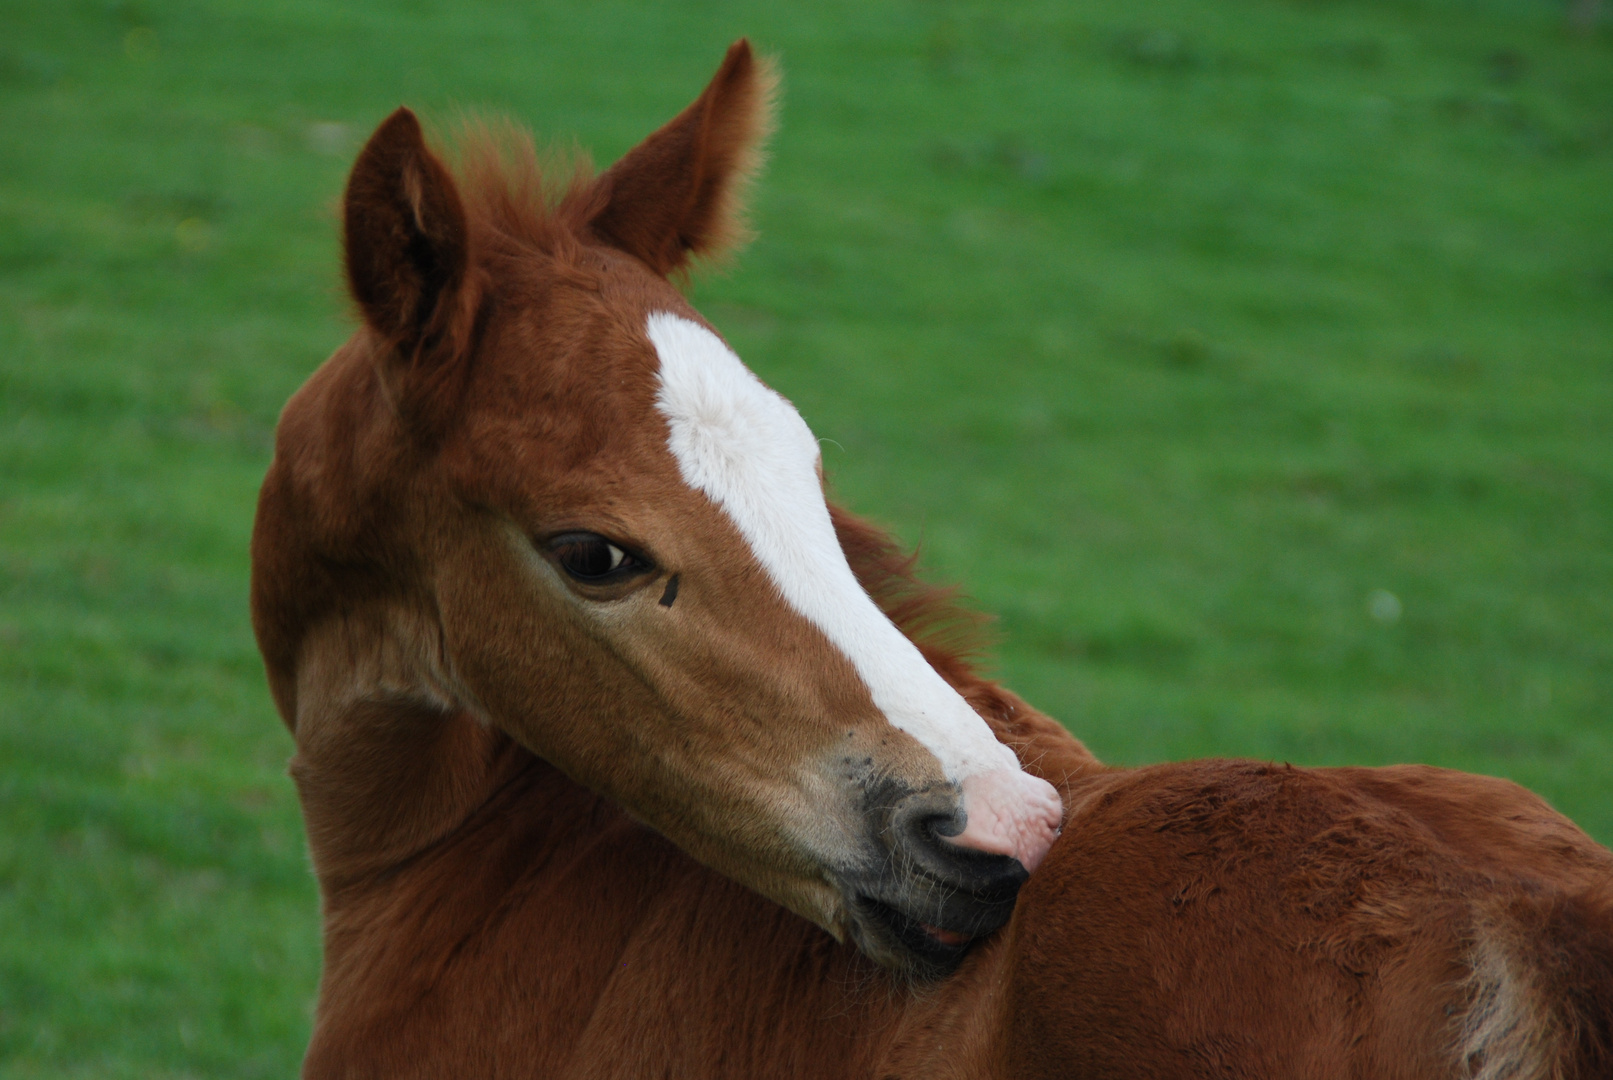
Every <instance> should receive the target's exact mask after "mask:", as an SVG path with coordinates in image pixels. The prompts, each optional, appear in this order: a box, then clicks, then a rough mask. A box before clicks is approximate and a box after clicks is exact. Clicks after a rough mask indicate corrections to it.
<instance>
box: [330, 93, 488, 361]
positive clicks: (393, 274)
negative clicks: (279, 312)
mask: <svg viewBox="0 0 1613 1080" xmlns="http://www.w3.org/2000/svg"><path fill="white" fill-rule="evenodd" d="M343 219H344V220H343V246H344V248H345V251H346V262H347V283H348V287H349V288H350V289H351V290H352V293H353V299H355V300H357V301H358V305H359V307H360V308H361V309H362V310H363V312H364V319H365V321H366V322H368V323H369V324H370V326H371V327H372V328H373V329H375V330H376V331H378V332H379V333H380V334H381V335H382V336H383V337H384V338H386V339H388V340H389V341H391V342H393V343H394V344H395V345H396V346H398V348H399V351H400V352H401V353H402V354H403V355H404V356H405V357H408V358H409V359H410V360H412V359H413V358H414V357H416V356H419V355H420V354H422V353H423V352H428V351H433V350H434V349H435V347H437V346H438V345H440V344H444V343H445V340H444V339H445V338H449V337H451V336H453V331H454V330H455V325H454V324H455V323H456V322H458V321H461V319H460V316H461V312H462V309H463V304H462V303H461V302H460V301H461V300H462V295H461V294H462V293H463V292H464V290H465V282H466V276H467V275H466V268H467V265H468V263H469V240H468V232H467V230H466V226H465V208H464V206H463V205H462V204H461V202H460V200H459V191H458V190H457V189H456V188H455V187H454V181H453V178H452V177H451V176H449V175H448V170H447V168H446V167H444V166H443V164H442V162H441V161H439V160H438V159H437V157H436V156H435V155H433V154H432V152H431V151H430V150H429V149H427V148H426V141H425V137H424V135H422V133H421V131H420V121H419V120H417V119H416V118H415V115H414V113H412V112H410V111H409V110H408V109H399V110H398V111H397V112H395V113H393V114H392V115H391V116H389V117H387V118H386V119H385V120H384V121H382V122H381V126H380V127H378V128H376V129H375V134H374V135H371V136H370V141H369V142H368V143H366V144H365V146H364V149H363V150H362V151H361V152H360V153H359V156H358V161H356V162H355V163H354V165H353V173H352V175H351V176H349V177H348V180H347V192H346V195H345V196H344V197H343Z"/></svg>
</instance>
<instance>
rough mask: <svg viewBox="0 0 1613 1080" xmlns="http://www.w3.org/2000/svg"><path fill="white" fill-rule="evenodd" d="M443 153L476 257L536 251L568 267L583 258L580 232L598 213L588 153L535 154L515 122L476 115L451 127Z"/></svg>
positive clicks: (550, 150) (555, 149)
mask: <svg viewBox="0 0 1613 1080" xmlns="http://www.w3.org/2000/svg"><path fill="white" fill-rule="evenodd" d="M448 146H449V149H448V153H447V155H446V157H447V158H448V160H449V161H450V162H452V168H453V172H454V174H455V178H456V180H458V182H459V186H460V197H461V198H462V199H463V200H464V207H465V218H466V223H467V225H468V226H469V227H470V230H471V233H472V235H473V236H475V237H476V239H477V241H478V243H477V247H478V250H479V253H480V254H482V255H483V256H492V257H495V258H496V257H498V256H511V255H517V254H523V253H532V252H541V253H543V254H547V255H551V256H555V257H557V258H559V259H561V261H564V262H572V261H573V260H572V259H570V258H568V256H574V255H576V254H578V253H579V252H580V248H581V235H580V234H581V231H582V230H583V229H584V228H585V227H586V222H587V221H588V219H589V218H590V217H591V216H592V211H594V210H596V209H597V207H595V206H594V205H593V202H594V199H593V197H592V195H593V193H592V191H591V186H592V184H593V182H594V179H595V177H596V176H597V170H596V169H595V167H594V162H593V158H592V157H591V156H590V155H589V154H588V152H587V151H585V150H583V149H581V148H580V147H577V146H569V147H566V146H552V147H546V148H540V147H539V146H538V145H537V143H536V142H534V141H533V138H532V135H531V133H530V132H528V131H527V130H526V129H525V128H523V127H522V126H521V125H520V124H518V123H516V122H515V121H513V120H510V119H508V118H507V117H484V116H477V115H467V116H464V117H462V118H461V119H460V120H459V121H458V123H457V124H455V126H454V128H453V131H452V136H451V138H450V139H449V140H448Z"/></svg>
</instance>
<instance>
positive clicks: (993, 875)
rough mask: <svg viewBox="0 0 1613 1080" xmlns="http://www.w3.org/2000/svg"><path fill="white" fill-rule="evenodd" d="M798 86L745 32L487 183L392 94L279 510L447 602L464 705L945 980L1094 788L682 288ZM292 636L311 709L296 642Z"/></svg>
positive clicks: (421, 597)
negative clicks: (720, 54) (1007, 713)
mask: <svg viewBox="0 0 1613 1080" xmlns="http://www.w3.org/2000/svg"><path fill="white" fill-rule="evenodd" d="M772 85H773V81H772V78H771V73H770V69H769V68H768V66H767V65H766V64H765V63H764V62H762V61H760V60H758V59H757V58H755V57H754V56H753V54H752V52H751V50H750V47H749V46H748V44H746V43H745V42H743V41H741V42H739V43H738V44H736V45H734V46H733V47H732V48H731V49H730V50H729V52H728V55H727V57H726V59H725V60H724V62H723V64H722V66H721V68H720V69H719V71H718V72H717V74H716V76H715V78H714V79H713V80H712V82H711V84H710V85H709V86H708V87H707V88H706V90H705V91H704V92H703V93H702V94H701V95H700V97H699V98H698V99H697V100H696V101H695V102H694V103H693V104H692V105H690V106H689V107H688V108H687V109H685V110H684V111H683V112H682V113H680V114H679V115H678V116H677V117H676V118H675V119H673V120H672V121H671V122H670V123H668V124H667V125H666V126H664V127H662V128H661V129H660V130H659V131H657V132H655V133H654V134H653V135H651V136H650V137H649V138H648V139H646V140H645V141H644V142H643V143H641V144H640V145H639V146H637V147H636V148H634V149H633V150H632V151H630V152H629V153H628V154H627V155H626V156H625V157H623V158H622V159H621V160H620V161H619V162H618V163H617V164H616V165H614V166H613V167H611V168H610V169H608V170H606V171H605V172H603V173H601V174H599V175H598V176H597V177H593V176H588V175H586V174H582V173H579V174H578V175H577V176H575V177H574V178H573V179H572V181H571V182H570V184H569V185H568V186H566V187H565V189H564V190H563V191H560V192H557V193H555V194H554V195H552V196H551V197H549V198H547V199H546V198H545V197H544V195H543V193H542V192H541V191H540V190H538V189H539V188H540V187H541V186H542V184H541V181H539V180H537V179H534V178H535V177H536V176H537V175H538V174H537V172H536V171H535V166H533V167H531V168H526V169H523V168H522V167H521V166H520V165H519V163H516V165H515V166H511V164H510V162H508V161H504V162H503V163H502V164H499V163H497V162H494V161H493V160H492V157H491V156H486V155H484V157H483V158H482V159H477V160H467V162H466V164H465V165H464V167H463V168H462V169H460V170H459V179H457V180H456V178H455V174H454V173H453V172H451V171H450V169H449V168H448V167H447V166H446V165H445V164H444V163H443V160H442V159H440V158H439V157H438V156H437V155H436V154H435V153H434V152H433V151H432V150H431V149H430V148H429V147H428V145H427V143H426V141H425V140H424V138H423V136H422V132H421V128H420V125H419V123H418V122H417V120H416V119H415V117H414V115H413V114H412V113H410V112H408V111H407V110H405V109H400V110H399V111H398V112H396V113H394V114H393V115H392V116H391V117H389V118H388V119H387V120H386V121H385V122H384V123H382V124H381V126H380V127H379V128H378V130H377V131H376V132H375V134H374V135H373V136H372V138H371V139H370V140H369V142H368V144H367V145H366V146H365V148H364V149H363V151H362V153H361V154H360V155H359V158H358V160H357V162H356V164H355V166H354V168H353V171H352V175H351V178H350V180H349V182H348V186H347V191H346V195H345V202H344V216H345V252H346V270H347V278H348V283H349V286H350V289H351V293H352V296H353V298H354V299H355V300H356V302H357V305H358V308H359V310H360V312H361V314H362V318H363V327H362V328H361V329H360V330H359V331H358V333H357V334H356V335H355V337H354V339H353V340H352V341H351V342H349V344H348V346H346V348H345V353H346V355H347V356H348V357H349V360H350V362H348V363H347V364H346V366H345V367H344V368H343V369H342V370H343V371H344V372H345V373H346V374H343V375H340V376H338V374H329V375H326V374H324V373H321V375H316V376H315V378H314V379H313V380H311V381H310V383H309V385H308V387H306V388H305V389H304V390H303V391H301V392H300V393H299V394H298V396H297V398H295V399H293V401H292V403H291V405H289V406H288V408H287V410H286V415H285V417H284V419H283V421H282V425H281V433H280V442H279V446H278V448H277V464H276V468H277V469H279V470H280V473H279V474H278V476H279V478H278V479H275V480H274V482H273V484H271V485H266V488H265V491H266V494H265V502H264V504H263V505H264V507H265V510H264V511H263V513H273V514H277V515H279V517H280V519H282V520H284V521H289V520H291V519H293V518H294V519H295V520H296V521H297V522H298V524H297V526H296V527H297V528H298V529H299V530H301V533H302V534H303V535H305V536H306V537H310V538H311V539H308V540H307V541H306V543H304V544H303V548H302V549H300V550H303V549H305V550H306V551H308V552H311V553H312V554H309V555H308V556H307V558H306V560H305V562H307V563H308V565H312V564H313V563H315V562H318V563H319V564H320V565H325V566H329V565H337V564H340V565H342V566H345V567H350V568H352V571H351V573H349V574H347V577H346V580H349V581H362V582H366V583H367V584H365V585H363V586H362V588H364V589H368V590H370V591H371V592H374V593H385V594H386V595H388V596H392V597H394V598H395V599H396V603H397V604H398V605H401V606H403V607H405V608H407V610H409V611H410V612H411V613H412V615H411V618H413V619H414V620H415V622H416V623H417V624H418V625H420V626H423V627H425V628H426V629H425V631H423V633H422V636H423V640H427V641H429V642H430V643H431V645H430V647H429V648H424V649H422V650H420V652H421V655H420V657H419V658H418V659H417V660H416V661H412V662H414V663H417V664H418V665H424V666H429V667H430V668H431V670H432V676H431V678H432V680H433V685H435V686H436V687H438V688H439V691H440V692H441V693H442V694H443V695H446V696H447V697H449V698H451V699H452V701H453V702H454V705H455V707H456V708H462V709H463V710H465V711H466V712H468V713H469V714H471V715H472V716H474V717H475V718H477V720H478V721H479V722H480V723H482V724H484V725H486V726H487V727H489V728H491V729H497V730H499V731H502V732H504V733H506V734H507V735H508V736H509V737H511V738H513V739H514V740H516V741H517V742H519V743H521V744H523V745H524V746H525V747H527V748H528V749H529V750H531V751H532V752H533V753H535V754H537V755H538V756H540V757H542V758H544V759H546V760H547V761H549V762H551V763H553V764H554V765H556V766H557V767H559V768H560V769H562V770H563V771H565V772H566V773H567V774H569V775H570V776H571V777H573V778H574V779H576V780H577V781H579V782H581V783H583V784H585V785H587V786H589V787H591V788H593V789H595V790H596V791H599V792H601V793H603V794H605V795H607V796H609V797H610V798H612V799H614V800H615V801H617V802H618V803H620V804H621V805H622V806H623V807H625V808H626V809H627V810H628V811H629V812H630V813H631V814H633V815H635V816H636V817H638V818H639V819H641V820H642V821H644V822H646V823H648V824H649V825H651V826H653V827H654V828H655V829H657V830H659V831H660V832H661V833H663V834H664V835H665V836H667V837H668V838H670V839H671V840H672V841H673V842H675V843H677V844H678V845H680V846H681V847H682V848H684V849H685V850H686V851H688V852H689V853H690V854H692V855H693V856H695V857H696V858H698V859H700V860H701V861H703V862H705V863H707V864H709V865H710V866H712V867H714V868H716V869H718V870H720V871H721V872H722V873H724V874H727V875H729V876H730V877H732V878H734V879H736V880H738V881H740V882H742V883H744V884H746V885H748V886H750V887H751V888H753V889H755V890H757V891H758V892H760V893H762V894H764V895H765V896H767V897H770V898H771V899H773V900H774V901H776V902H778V903H780V904H783V905H785V906H787V907H788V908H790V909H792V910H794V911H795V912H797V913H799V914H800V915H802V916H805V917H806V918H808V919H810V920H812V921H814V922H816V923H817V924H819V925H820V926H822V927H824V928H825V929H827V930H829V931H830V932H831V933H833V934H835V935H836V936H840V937H849V938H851V939H852V940H854V941H855V942H856V943H857V944H858V946H859V947H860V948H861V949H862V950H863V951H864V952H865V953H867V954H868V955H869V956H870V957H872V958H874V959H875V960H877V961H879V962H881V963H883V964H885V965H887V966H890V967H894V968H898V969H902V970H906V971H910V972H917V973H921V974H934V973H939V972H943V971H945V970H947V969H949V968H950V967H951V966H952V965H953V964H954V963H955V962H956V961H957V959H958V958H959V957H960V956H961V955H962V953H963V951H964V950H965V949H966V948H967V946H968V943H969V942H970V941H972V940H973V939H975V938H977V937H979V936H981V935H983V934H986V933H989V932H990V931H992V930H994V929H996V928H998V927H999V926H1001V925H1002V924H1003V923H1004V922H1005V921H1006V920H1007V918H1008V916H1009V914H1010V913H1011V911H1012V908H1013V903H1014V899H1015V896H1016V893H1017V891H1018V888H1019V885H1020V883H1021V882H1022V881H1023V880H1025V879H1026V876H1027V874H1028V873H1030V872H1031V871H1034V870H1035V868H1036V866H1037V863H1038V862H1039V861H1040V860H1041V858H1042V857H1043V855H1044V854H1045V853H1046V852H1047V850H1048V847H1049V846H1050V845H1051V843H1052V841H1053V838H1054V836H1055V835H1056V833H1057V831H1058V829H1059V826H1060V823H1061V818H1062V813H1063V810H1062V806H1061V803H1060V799H1059V796H1058V794H1057V793H1056V792H1055V790H1054V789H1053V788H1052V787H1051V786H1050V785H1049V784H1048V783H1046V782H1045V781H1043V780H1041V779H1038V778H1036V777H1033V776H1032V775H1030V774H1029V773H1027V772H1026V771H1025V770H1024V769H1022V768H1021V765H1020V762H1019V761H1018V760H1017V759H1016V757H1015V755H1014V754H1013V752H1012V751H1011V750H1010V749H1009V748H1008V747H1007V746H1005V745H1004V744H1002V743H1001V742H999V741H998V740H997V739H996V738H995V737H994V736H993V734H992V731H991V729H990V728H989V727H988V725H987V724H986V722H985V721H984V720H983V719H982V718H981V716H980V715H978V714H977V713H976V712H975V711H974V710H973V709H971V707H970V706H969V705H968V704H967V703H966V702H965V700H964V699H963V697H961V696H960V695H959V694H958V692H957V691H956V690H955V689H954V688H953V687H952V686H951V685H949V684H948V682H947V681H946V680H944V679H943V678H942V677H941V676H940V675H939V674H938V673H937V672H936V670H935V669H934V668H933V667H932V666H931V665H930V664H929V663H927V662H926V660H925V659H924V657H923V655H922V654H921V653H920V651H919V649H918V648H917V647H915V645H914V644H913V643H912V641H910V640H909V638H908V637H906V636H904V634H903V633H902V632H901V631H900V630H899V629H898V628H897V627H896V626H895V625H894V624H893V623H892V622H891V620H890V619H889V618H887V617H886V615H885V614H884V613H882V611H881V609H880V608H879V606H878V605H877V604H876V603H875V601H874V600H873V598H871V597H870V596H869V595H868V593H867V592H866V591H865V590H864V589H863V588H862V586H861V585H859V583H858V580H857V578H856V576H855V575H854V573H853V571H852V569H851V567H850V566H849V565H848V562H847V558H846V555H845V553H844V551H843V550H842V547H841V545H840V543H839V542H838V541H837V538H836V532H835V526H834V522H833V521H832V519H831V513H830V509H829V507H828V504H827V502H826V500H825V495H824V488H823V479H822V464H821V460H820V456H819V450H818V443H817V441H816V439H815V438H814V437H813V435H812V433H811V431H810V430H808V428H807V425H806V423H805V422H804V421H803V420H802V418H801V417H800V415H799V414H798V413H797V411H796V410H795V408H794V407H793V406H791V404H790V403H789V402H788V401H786V400H785V399H784V398H783V397H781V396H780V395H779V394H777V393H775V392H774V391H772V390H770V389H769V388H768V387H766V386H765V385H763V383H762V382H761V381H760V380H759V379H758V378H757V377H756V376H755V375H754V374H752V373H751V371H750V370H749V369H748V368H746V367H745V365H744V364H743V363H742V362H741V361H740V359H739V358H738V357H737V356H736V355H735V354H734V352H733V351H732V350H731V349H730V348H729V346H728V345H727V344H726V343H725V342H724V340H723V338H722V337H721V336H720V335H719V334H718V333H717V332H716V331H715V330H714V329H713V328H712V327H711V325H710V324H708V323H707V322H706V321H705V320H704V319H703V318H702V317H701V316H700V315H699V314H698V313H697V312H696V311H694V309H693V308H692V307H691V306H690V305H689V303H688V302H687V301H686V299H685V298H684V297H683V295H682V294H681V293H680V292H679V291H678V289H677V288H676V287H674V285H673V284H672V282H671V281H670V280H669V275H670V276H672V277H676V276H677V275H678V274H679V272H680V271H683V270H685V269H686V268H687V266H688V264H689V261H690V260H691V258H694V257H697V256H711V255H716V254H720V253H721V252H722V251H723V250H724V249H725V248H727V247H728V246H730V245H731V244H732V243H733V241H734V239H735V238H736V237H737V236H738V235H739V234H740V233H741V232H742V231H743V230H742V229H741V227H740V224H739V221H740V213H739V201H740V200H739V197H740V195H741V194H742V189H743V187H744V185H745V183H746V182H747V180H748V177H749V174H750V172H751V170H752V168H753V165H754V163H755V161H756V158H757V155H758V151H759V143H760V141H761V139H762V138H763V137H764V135H765V132H766V129H767V127H768V123H769V112H770V94H771V90H772ZM494 156H496V155H494ZM472 157H473V158H474V155H472ZM523 177H524V179H523ZM341 355H342V354H339V357H340V356H341ZM339 377H340V378H341V379H345V380H346V381H345V382H344V383H343V384H342V385H341V386H340V387H338V386H337V385H336V383H335V382H334V381H333V380H337V379H338V378H339ZM271 488H272V489H273V491H272V492H271ZM284 527H285V528H288V529H289V528H290V527H291V526H289V525H286V526H284ZM265 558H267V556H265ZM309 580H312V579H311V578H310V579H309ZM321 580H323V579H321ZM354 587H355V588H356V587H359V586H354ZM310 591H311V592H312V593H319V592H320V591H321V590H320V589H319V588H317V587H312V588H311V589H310ZM326 602H329V603H336V602H337V601H334V600H329V601H327V600H320V599H319V598H318V597H312V598H310V599H308V600H307V601H306V603H307V604H309V605H317V604H319V603H326ZM341 602H343V603H345V602H346V601H341ZM310 610H311V609H310ZM261 621H263V622H264V623H265V624H266V623H267V621H268V617H267V616H265V617H263V620H261ZM260 638H262V639H263V640H264V641H265V642H266V645H265V653H266V655H269V656H270V657H271V681H272V682H273V683H274V689H275V692H276V695H277V698H278V699H279V701H280V704H281V708H282V710H283V711H284V712H285V713H286V715H287V716H288V718H293V717H295V715H296V713H297V709H298V705H297V702H296V695H297V694H298V692H299V691H298V688H297V685H295V681H294V680H288V679H287V678H286V677H283V676H280V677H277V676H276V674H275V672H276V670H279V669H277V667H276V665H275V663H274V662H273V652H274V649H276V648H282V647H283V648H284V649H294V646H293V645H284V646H282V645H281V644H276V642H278V641H279V638H276V637H275V635H274V633H272V632H269V631H266V630H263V629H260ZM282 667H283V668H284V670H291V669H292V668H294V667H295V664H294V663H293V662H288V664H286V665H282ZM293 722H294V721H293Z"/></svg>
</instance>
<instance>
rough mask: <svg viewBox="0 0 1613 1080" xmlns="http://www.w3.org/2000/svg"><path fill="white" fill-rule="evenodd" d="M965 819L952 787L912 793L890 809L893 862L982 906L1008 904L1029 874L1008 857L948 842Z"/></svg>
mask: <svg viewBox="0 0 1613 1080" xmlns="http://www.w3.org/2000/svg"><path fill="white" fill-rule="evenodd" d="M968 821H969V819H968V815H967V814H965V813H964V811H963V808H962V806H961V805H960V803H959V799H958V793H957V791H956V790H955V789H952V788H945V789H941V790H930V791H921V792H915V793H913V794H911V795H908V796H906V797H904V798H903V799H901V800H900V801H899V802H898V803H897V804H896V805H895V807H893V808H892V812H891V817H890V824H889V832H888V837H887V841H888V843H889V844H890V849H891V854H892V856H893V857H895V859H896V860H897V862H898V863H899V864H906V868H907V869H909V870H911V871H917V872H918V873H920V874H922V875H924V876H925V877H928V878H931V879H933V880H935V881H936V882H937V883H939V884H943V885H946V886H948V887H950V888H954V889H961V890H963V891H964V892H966V893H968V894H969V895H970V896H972V897H973V898H974V899H975V900H977V901H980V902H983V903H986V904H1005V903H1012V902H1013V900H1014V897H1015V896H1016V895H1017V894H1018V892H1019V887H1020V885H1022V884H1024V882H1025V880H1026V878H1027V877H1029V875H1028V874H1027V873H1026V872H1025V867H1024V866H1023V865H1022V864H1021V863H1020V861H1019V860H1018V859H1016V858H1014V857H1013V856H1011V855H996V854H992V853H990V852H986V851H976V850H975V849H973V848H966V847H963V846H961V845H958V844H954V843H952V842H951V841H950V839H949V838H950V837H954V836H957V835H958V834H960V833H962V832H963V830H964V827H965V826H966V825H967V824H968Z"/></svg>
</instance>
